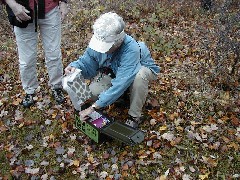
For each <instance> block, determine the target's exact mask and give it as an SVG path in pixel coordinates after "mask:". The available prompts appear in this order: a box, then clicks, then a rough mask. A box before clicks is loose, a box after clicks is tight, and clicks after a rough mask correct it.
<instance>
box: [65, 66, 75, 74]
mask: <svg viewBox="0 0 240 180" xmlns="http://www.w3.org/2000/svg"><path fill="white" fill-rule="evenodd" d="M75 70H76V68H75V67H72V66H67V67H66V68H65V74H66V75H68V74H70V73H73V72H74V71H75Z"/></svg>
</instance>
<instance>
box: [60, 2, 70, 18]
mask: <svg viewBox="0 0 240 180" xmlns="http://www.w3.org/2000/svg"><path fill="white" fill-rule="evenodd" d="M59 9H60V12H61V19H62V21H63V20H64V18H65V16H66V15H67V13H68V7H67V3H65V2H62V1H60V2H59Z"/></svg>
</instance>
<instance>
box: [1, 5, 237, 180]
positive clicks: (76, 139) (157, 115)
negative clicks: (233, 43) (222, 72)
mask: <svg viewBox="0 0 240 180" xmlns="http://www.w3.org/2000/svg"><path fill="white" fill-rule="evenodd" d="M166 2H168V1H161V3H159V2H157V1H154V0H153V1H148V2H143V1H141V0H138V1H137V5H136V2H132V1H130V0H129V1H118V2H112V1H110V0H109V1H89V2H83V1H72V2H70V3H69V8H70V13H69V15H68V17H67V19H66V20H65V22H64V24H63V32H62V52H63V63H64V66H65V67H66V66H67V65H68V64H69V63H70V62H71V61H73V60H75V59H77V57H78V56H79V55H80V54H82V53H83V51H84V49H85V48H86V46H87V43H88V41H89V39H90V38H91V33H92V31H91V25H92V23H93V21H94V20H95V19H96V17H98V15H99V14H101V13H103V12H107V11H110V10H115V11H116V12H118V13H119V14H121V15H122V16H123V17H124V19H125V21H126V25H127V28H126V31H127V33H129V34H131V35H132V36H133V37H135V38H136V39H138V40H142V41H145V42H146V43H147V44H148V46H149V48H150V50H151V53H152V56H153V57H154V59H155V60H156V62H157V63H158V64H159V65H160V66H161V74H160V75H159V77H158V80H157V81H156V82H153V83H152V84H151V88H150V92H149V96H148V99H147V102H146V105H145V107H144V117H145V119H146V120H145V121H144V123H143V124H141V125H140V129H141V130H143V131H144V132H145V140H144V141H143V142H142V143H140V144H137V145H135V146H132V147H131V146H127V145H125V144H123V143H120V142H118V141H116V140H109V141H106V142H104V143H102V144H97V143H95V142H93V141H92V140H91V139H90V138H89V137H87V136H86V135H84V134H83V133H81V132H80V131H79V130H77V129H76V127H75V120H74V109H73V106H72V104H71V101H70V99H69V97H68V96H67V94H65V95H66V102H65V103H64V104H63V105H57V104H55V102H54V100H53V98H52V97H51V91H50V89H49V87H48V86H47V84H48V75H47V70H46V67H45V65H44V53H43V50H42V45H41V42H39V51H38V64H37V68H38V79H39V83H40V87H39V89H38V90H37V93H36V96H35V98H34V100H35V101H36V103H35V105H34V106H32V107H31V108H30V109H24V108H23V107H22V106H21V105H20V102H21V99H22V98H23V97H24V92H23V91H22V87H21V81H20V77H19V70H18V57H17V52H16V43H15V37H14V34H13V32H12V30H11V28H12V27H11V26H10V25H9V24H8V22H7V19H6V14H4V12H3V11H1V17H5V18H3V20H2V19H1V26H0V31H1V37H0V39H1V42H2V43H1V45H0V61H1V68H0V81H1V84H0V169H1V171H0V179H4V180H6V179H31V180H35V179H43V180H47V179H50V180H55V179H108V180H111V179H156V180H165V179H183V180H189V179H201V180H204V179H238V178H239V177H240V163H239V141H240V127H239V119H240V98H239V95H240V91H239V88H237V87H239V82H238V81H237V80H235V79H234V74H232V79H231V83H230V85H231V87H230V86H229V87H230V88H221V87H225V86H221V87H220V86H219V84H217V83H216V82H217V80H219V79H220V78H218V75H216V74H214V73H215V71H214V66H213V62H214V60H216V59H217V56H215V54H214V51H212V49H214V48H216V47H215V46H216V42H217V36H214V35H213V34H211V33H212V32H217V31H220V30H219V29H217V27H218V26H215V24H214V22H215V19H216V18H217V17H218V16H219V14H218V12H217V11H211V12H209V11H204V10H203V9H202V8H201V5H200V3H199V2H198V1H193V2H190V3H189V2H188V3H184V1H181V2H178V1H174V0H173V1H171V2H172V3H166ZM217 2H219V4H221V3H220V2H221V1H217ZM231 2H232V1H231ZM233 3H234V2H233ZM219 4H217V3H216V4H215V6H217V5H219ZM0 7H1V6H0ZM1 9H2V7H1ZM231 10H232V11H231V12H232V13H233V14H232V15H234V13H235V14H237V13H238V15H239V8H238V9H237V8H235V7H234V6H232V9H231ZM239 27H240V25H239V24H238V26H236V28H235V30H234V31H233V32H232V33H237V32H238V33H239ZM206 32H208V33H206ZM239 37H240V36H238V39H237V38H236V40H237V43H238V45H239V43H240V42H239ZM206 39H208V42H209V44H208V47H209V48H206V46H205V45H206V44H204V43H203V42H206V41H204V40H206ZM232 39H234V38H232ZM225 51H227V50H225ZM209 54H211V55H209ZM233 57H234V56H233ZM229 58H231V57H229ZM232 60H233V61H234V59H232ZM230 62H231V59H230ZM238 63H239V62H238ZM226 66H228V67H230V66H229V64H228V65H226ZM234 66H235V67H236V68H235V67H234V68H235V69H237V73H235V74H237V75H238V76H239V74H240V73H239V64H237V63H235V64H234ZM212 77H214V78H212ZM219 77H220V76H219ZM232 82H233V83H232ZM223 84H224V83H223ZM126 104H127V103H126V102H125V105H124V106H119V105H116V104H113V105H111V106H109V107H107V108H105V110H104V111H105V112H106V113H108V114H109V116H111V117H113V118H114V119H115V120H119V121H122V122H123V121H124V120H125V119H126V117H127V111H128V109H127V107H126Z"/></svg>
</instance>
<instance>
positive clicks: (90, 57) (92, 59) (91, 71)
mask: <svg viewBox="0 0 240 180" xmlns="http://www.w3.org/2000/svg"><path fill="white" fill-rule="evenodd" d="M97 56H98V53H96V52H94V51H93V50H92V49H90V48H87V49H86V51H85V52H84V54H83V55H82V56H80V57H79V59H78V60H76V61H73V62H71V63H70V64H69V65H68V66H71V67H74V68H77V69H81V70H82V71H81V73H82V75H83V77H84V78H85V79H91V78H93V77H94V76H96V75H97V70H98V68H99V64H98V62H97V60H96V58H97Z"/></svg>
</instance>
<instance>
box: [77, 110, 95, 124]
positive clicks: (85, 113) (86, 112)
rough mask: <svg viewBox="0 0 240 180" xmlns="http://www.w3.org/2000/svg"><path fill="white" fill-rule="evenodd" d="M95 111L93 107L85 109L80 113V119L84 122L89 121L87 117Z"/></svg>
mask: <svg viewBox="0 0 240 180" xmlns="http://www.w3.org/2000/svg"><path fill="white" fill-rule="evenodd" d="M93 111H94V108H93V107H92V106H90V107H89V108H87V109H84V110H82V111H80V112H79V116H80V119H81V120H82V121H84V120H86V119H87V116H88V115H89V114H91V113H92V112H93Z"/></svg>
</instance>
